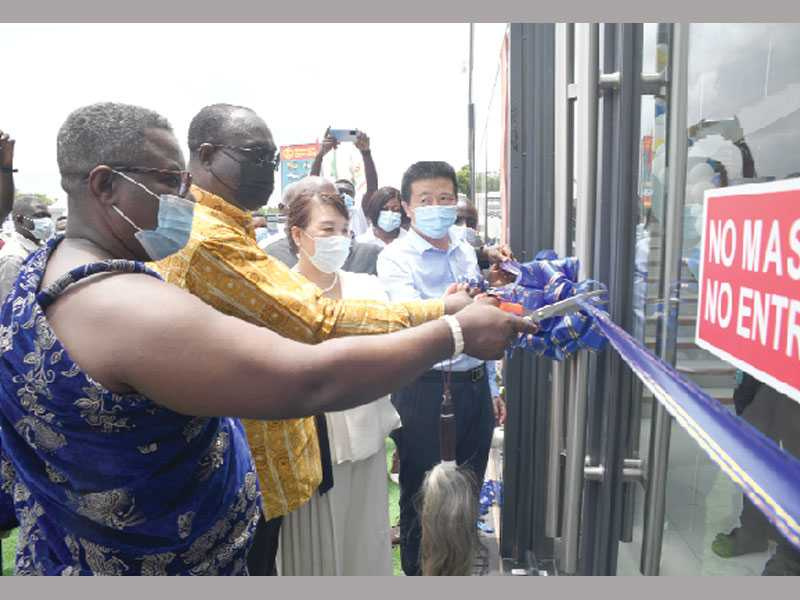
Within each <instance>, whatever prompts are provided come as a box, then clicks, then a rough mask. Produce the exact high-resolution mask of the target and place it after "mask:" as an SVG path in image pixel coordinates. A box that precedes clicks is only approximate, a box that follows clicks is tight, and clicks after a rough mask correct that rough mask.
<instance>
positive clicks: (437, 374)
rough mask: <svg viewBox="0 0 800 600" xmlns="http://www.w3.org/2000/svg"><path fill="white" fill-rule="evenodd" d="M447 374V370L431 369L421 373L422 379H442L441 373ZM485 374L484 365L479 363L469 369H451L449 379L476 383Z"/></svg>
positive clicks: (457, 381)
mask: <svg viewBox="0 0 800 600" xmlns="http://www.w3.org/2000/svg"><path fill="white" fill-rule="evenodd" d="M443 373H444V374H445V376H446V375H447V371H440V370H438V369H432V370H430V371H427V372H425V373H423V374H422V376H421V377H420V379H421V380H422V381H442V374H443ZM485 376H486V366H485V365H479V366H477V367H475V368H474V369H470V370H469V371H453V372H452V373H451V374H450V381H452V382H454V383H469V382H471V383H478V382H479V381H481V380H482V379H483V378H484V377H485Z"/></svg>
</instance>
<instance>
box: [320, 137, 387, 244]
mask: <svg viewBox="0 0 800 600" xmlns="http://www.w3.org/2000/svg"><path fill="white" fill-rule="evenodd" d="M330 130H331V128H330V127H328V129H326V130H325V135H324V136H323V139H322V144H321V145H320V148H319V152H318V153H317V156H316V157H315V158H314V162H313V163H312V165H311V172H310V173H309V175H312V176H318V175H321V174H322V161H323V159H324V158H325V156H326V155H327V154H328V153H329V152H330V151H331V150H333V151H334V160H336V150H337V148H339V146H340V142H339V141H338V140H337V139H336V138H335V137H333V136H332V135H331V133H330ZM354 144H355V147H356V148H357V149H358V151H359V153H360V154H361V160H362V161H363V163H364V178H365V179H366V182H367V189H366V190H365V191H364V195H363V196H362V197H361V200H357V199H356V186H355V185H354V184H353V182H352V181H351V180H350V179H337V180H336V182H335V183H334V185H335V186H336V189H337V191H338V192H339V193H340V194H341V195H342V197H343V198H344V203H345V205H346V206H347V209H348V211H349V214H350V231H351V232H352V234H353V235H354V236H359V235H361V234H363V233H365V232H366V231H367V230H368V229H369V222H368V221H367V217H366V216H365V214H366V213H365V210H366V202H367V201H368V200H369V198H370V196H372V194H373V193H374V192H375V190H377V189H378V171H377V170H376V168H375V161H374V160H373V159H372V150H371V149H370V145H369V137H368V136H367V134H366V133H364V132H363V131H359V132H358V134H357V136H356V141H355V142H354ZM340 158H341V157H340Z"/></svg>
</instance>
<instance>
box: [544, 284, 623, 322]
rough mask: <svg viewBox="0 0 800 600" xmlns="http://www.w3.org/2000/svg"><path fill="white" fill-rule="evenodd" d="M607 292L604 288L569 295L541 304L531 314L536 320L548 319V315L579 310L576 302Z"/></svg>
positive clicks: (558, 314) (554, 315)
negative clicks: (545, 304) (556, 300)
mask: <svg viewBox="0 0 800 600" xmlns="http://www.w3.org/2000/svg"><path fill="white" fill-rule="evenodd" d="M607 293H608V292H607V291H606V290H594V291H592V292H584V293H582V294H576V295H575V296H570V297H569V298H567V299H566V300H561V301H560V302H554V303H553V304H548V305H547V306H543V307H542V308H539V309H537V310H535V311H534V312H533V315H532V316H533V318H534V319H536V320H537V321H541V320H543V319H549V318H550V317H556V316H560V315H565V314H567V313H570V312H575V311H576V310H579V308H578V304H579V303H580V302H583V301H584V300H588V299H589V298H594V297H596V296H601V295H602V294H607Z"/></svg>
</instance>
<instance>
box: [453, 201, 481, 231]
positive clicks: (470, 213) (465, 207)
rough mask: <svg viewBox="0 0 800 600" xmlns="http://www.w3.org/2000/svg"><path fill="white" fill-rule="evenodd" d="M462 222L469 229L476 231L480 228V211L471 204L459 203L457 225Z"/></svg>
mask: <svg viewBox="0 0 800 600" xmlns="http://www.w3.org/2000/svg"><path fill="white" fill-rule="evenodd" d="M462 220H463V221H464V224H465V225H466V226H467V227H471V228H472V229H476V228H477V227H478V209H477V208H475V207H474V206H473V205H472V204H471V203H469V202H464V203H461V202H459V203H458V216H457V217H456V223H458V222H459V221H462Z"/></svg>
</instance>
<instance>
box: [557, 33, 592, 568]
mask: <svg viewBox="0 0 800 600" xmlns="http://www.w3.org/2000/svg"><path fill="white" fill-rule="evenodd" d="M598 39H599V36H598V24H597V23H580V24H577V25H576V26H575V54H576V57H577V64H576V68H575V80H576V81H575V83H576V84H577V90H578V99H577V105H576V119H575V120H576V129H577V139H576V144H577V148H578V159H577V160H578V177H577V179H578V200H577V205H576V214H575V216H576V219H575V222H576V223H575V248H576V254H577V257H578V259H579V260H580V268H581V277H582V278H587V277H591V276H592V274H591V270H592V263H593V260H592V258H593V256H592V255H593V249H594V208H595V195H596V188H597V86H598V75H599V65H598ZM572 373H573V375H572V376H573V380H574V383H575V385H574V388H573V390H574V394H573V398H572V401H571V402H570V405H569V414H568V417H567V463H566V470H565V473H564V525H563V529H562V533H563V540H562V547H561V550H562V556H561V567H562V570H563V571H564V572H565V573H575V572H577V569H578V547H579V542H580V521H581V500H582V497H583V474H584V466H585V465H584V461H585V458H586V456H585V455H586V404H587V379H588V374H589V355H588V353H587V352H580V353H579V354H578V356H577V357H576V359H575V360H574V361H573V372H572Z"/></svg>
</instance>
